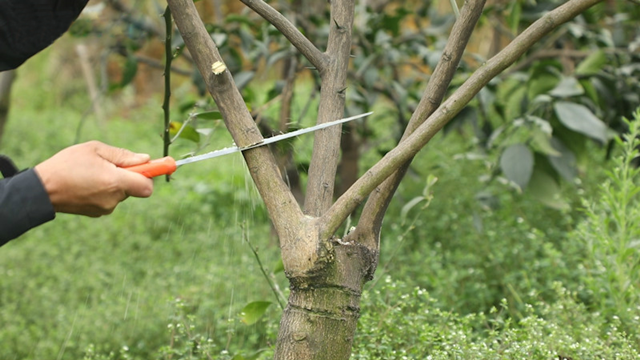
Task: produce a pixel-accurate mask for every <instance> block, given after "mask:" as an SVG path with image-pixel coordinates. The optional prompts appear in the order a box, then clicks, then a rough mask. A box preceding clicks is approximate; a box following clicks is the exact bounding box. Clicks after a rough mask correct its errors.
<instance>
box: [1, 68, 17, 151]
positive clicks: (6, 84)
mask: <svg viewBox="0 0 640 360" xmlns="http://www.w3.org/2000/svg"><path fill="white" fill-rule="evenodd" d="M15 78H16V71H15V70H9V71H4V72H1V73H0V144H1V143H2V136H3V135H4V127H5V125H6V124H7V120H8V119H9V106H10V104H11V87H12V86H13V81H14V80H15Z"/></svg>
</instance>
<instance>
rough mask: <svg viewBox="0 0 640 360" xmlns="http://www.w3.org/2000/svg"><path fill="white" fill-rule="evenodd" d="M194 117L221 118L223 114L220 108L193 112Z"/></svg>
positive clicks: (205, 118) (203, 118) (204, 118)
mask: <svg viewBox="0 0 640 360" xmlns="http://www.w3.org/2000/svg"><path fill="white" fill-rule="evenodd" d="M193 117H195V118H198V119H202V120H221V119H222V114H221V113H220V111H218V110H211V111H204V112H201V113H196V114H193Z"/></svg>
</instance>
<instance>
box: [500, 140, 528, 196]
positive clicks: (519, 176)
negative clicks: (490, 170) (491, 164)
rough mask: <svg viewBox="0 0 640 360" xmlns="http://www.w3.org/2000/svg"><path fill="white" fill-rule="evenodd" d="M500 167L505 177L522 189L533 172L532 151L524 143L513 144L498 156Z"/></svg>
mask: <svg viewBox="0 0 640 360" xmlns="http://www.w3.org/2000/svg"><path fill="white" fill-rule="evenodd" d="M500 168H501V169H502V172H503V173H504V175H505V176H506V177H507V179H509V180H511V181H513V182H514V183H516V184H517V185H518V186H519V187H520V188H521V189H524V188H525V187H526V186H527V184H528V183H529V179H530V178H531V173H532V172H533V153H532V152H531V150H529V148H528V147H527V146H525V145H524V144H514V145H511V146H509V147H508V148H506V149H505V151H504V152H503V153H502V156H501V157H500Z"/></svg>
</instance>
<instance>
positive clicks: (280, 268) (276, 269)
mask: <svg viewBox="0 0 640 360" xmlns="http://www.w3.org/2000/svg"><path fill="white" fill-rule="evenodd" d="M281 272H284V262H282V259H280V260H278V263H277V264H276V266H275V267H274V268H273V273H274V274H278V273H281Z"/></svg>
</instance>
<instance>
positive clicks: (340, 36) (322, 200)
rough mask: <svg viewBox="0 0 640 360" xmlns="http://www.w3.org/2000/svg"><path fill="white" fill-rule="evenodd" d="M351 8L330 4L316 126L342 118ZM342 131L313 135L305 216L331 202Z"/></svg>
mask: <svg viewBox="0 0 640 360" xmlns="http://www.w3.org/2000/svg"><path fill="white" fill-rule="evenodd" d="M354 8H355V0H333V1H331V20H330V21H331V28H330V30H329V39H328V43H327V51H326V55H327V56H328V57H329V62H328V66H326V68H325V69H324V70H323V71H321V72H320V76H321V79H322V88H321V89H320V104H319V107H318V123H325V122H329V121H332V120H336V119H340V118H341V117H343V115H344V102H345V94H346V90H347V85H346V84H347V72H348V71H347V70H348V67H349V54H350V51H351V27H352V26H353V13H354ZM341 132H342V127H341V126H333V127H331V128H328V129H325V130H320V131H317V132H316V133H315V137H314V143H313V155H312V157H311V163H310V165H309V181H308V183H307V194H306V197H305V201H304V212H305V214H307V215H310V216H320V215H322V214H323V213H324V212H325V211H326V210H327V209H329V207H330V206H331V203H332V202H333V190H334V187H335V182H336V170H337V168H338V160H339V157H340V137H341Z"/></svg>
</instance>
